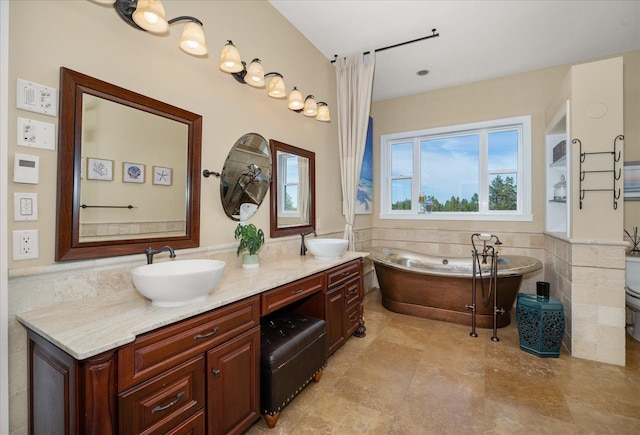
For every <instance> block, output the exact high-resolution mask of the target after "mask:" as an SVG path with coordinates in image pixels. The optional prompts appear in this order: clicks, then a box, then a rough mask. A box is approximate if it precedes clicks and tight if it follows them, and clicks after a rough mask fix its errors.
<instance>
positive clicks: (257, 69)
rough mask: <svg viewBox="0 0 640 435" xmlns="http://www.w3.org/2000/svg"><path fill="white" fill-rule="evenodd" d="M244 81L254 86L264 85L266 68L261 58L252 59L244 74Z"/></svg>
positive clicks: (260, 86) (261, 86)
mask: <svg viewBox="0 0 640 435" xmlns="http://www.w3.org/2000/svg"><path fill="white" fill-rule="evenodd" d="M244 82H245V83H246V84H248V85H250V86H253V87H254V88H263V87H264V68H263V67H262V61H261V60H260V59H258V58H256V59H253V60H252V61H251V63H250V64H249V66H248V67H247V72H246V74H245V75H244Z"/></svg>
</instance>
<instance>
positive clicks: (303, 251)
mask: <svg viewBox="0 0 640 435" xmlns="http://www.w3.org/2000/svg"><path fill="white" fill-rule="evenodd" d="M309 234H313V235H314V236H315V237H318V235H317V234H316V232H315V231H314V230H313V229H312V230H311V231H309V232H308V233H300V237H302V243H301V244H300V255H307V247H306V246H305V244H304V236H308V235H309Z"/></svg>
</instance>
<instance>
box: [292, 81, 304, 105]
mask: <svg viewBox="0 0 640 435" xmlns="http://www.w3.org/2000/svg"><path fill="white" fill-rule="evenodd" d="M303 107H304V102H303V101H302V93H301V92H300V91H299V90H298V89H297V88H296V87H295V86H294V87H293V89H292V90H291V92H289V109H291V110H302V108H303Z"/></svg>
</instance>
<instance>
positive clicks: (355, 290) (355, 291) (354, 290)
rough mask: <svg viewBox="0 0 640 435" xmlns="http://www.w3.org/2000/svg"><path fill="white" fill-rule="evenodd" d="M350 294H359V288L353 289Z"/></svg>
mask: <svg viewBox="0 0 640 435" xmlns="http://www.w3.org/2000/svg"><path fill="white" fill-rule="evenodd" d="M349 294H351V295H356V294H358V289H353V290H351V291H350V292H349Z"/></svg>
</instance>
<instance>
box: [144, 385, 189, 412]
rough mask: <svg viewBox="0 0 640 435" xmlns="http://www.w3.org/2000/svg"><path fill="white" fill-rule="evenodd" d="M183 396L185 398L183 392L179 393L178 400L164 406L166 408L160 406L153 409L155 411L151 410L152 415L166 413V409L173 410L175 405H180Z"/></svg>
mask: <svg viewBox="0 0 640 435" xmlns="http://www.w3.org/2000/svg"><path fill="white" fill-rule="evenodd" d="M182 396H184V392H182V391H181V392H179V393H178V395H177V396H176V400H174V401H172V402H169V403H167V404H166V405H164V406H160V405H158V406H156V407H155V408H153V409H152V410H151V413H152V414H155V413H156V412H160V411H164V410H165V409H169V408H171V407H172V406H175V405H176V403H178V402H179V401H180V399H182Z"/></svg>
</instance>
